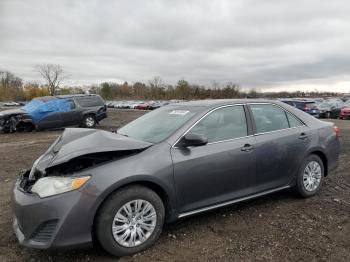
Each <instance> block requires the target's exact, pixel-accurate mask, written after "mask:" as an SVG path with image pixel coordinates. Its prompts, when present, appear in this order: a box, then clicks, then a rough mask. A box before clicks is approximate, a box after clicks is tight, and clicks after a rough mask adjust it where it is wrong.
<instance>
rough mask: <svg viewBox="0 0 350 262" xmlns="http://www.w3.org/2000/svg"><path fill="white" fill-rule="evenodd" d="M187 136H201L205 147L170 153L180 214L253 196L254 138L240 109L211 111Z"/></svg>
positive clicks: (242, 108)
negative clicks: (205, 141) (192, 134)
mask: <svg viewBox="0 0 350 262" xmlns="http://www.w3.org/2000/svg"><path fill="white" fill-rule="evenodd" d="M188 133H196V134H202V135H205V136H206V137H207V138H208V144H207V145H204V146H197V147H188V148H181V147H179V148H178V147H176V145H175V147H174V148H172V149H171V154H172V159H173V166H174V179H175V186H176V192H177V198H178V205H179V206H180V207H182V209H181V210H180V213H182V212H186V211H192V210H195V209H198V208H203V207H207V206H210V205H213V204H218V203H222V202H225V201H228V200H232V199H235V198H239V197H242V196H246V195H249V194H251V193H253V188H252V187H253V185H254V184H255V151H254V144H255V138H254V137H253V136H249V135H248V131H247V121H246V113H245V110H244V107H243V106H242V105H236V106H225V107H221V108H218V109H215V110H213V111H212V112H210V113H209V114H208V115H206V116H205V117H204V118H203V119H201V120H200V121H199V122H198V123H197V124H196V125H195V126H194V127H193V128H191V130H190V131H189V132H188Z"/></svg>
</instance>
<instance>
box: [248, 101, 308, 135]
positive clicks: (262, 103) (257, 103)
mask: <svg viewBox="0 0 350 262" xmlns="http://www.w3.org/2000/svg"><path fill="white" fill-rule="evenodd" d="M247 105H272V106H276V107H279V108H280V109H281V110H283V111H284V112H287V113H289V114H291V115H292V116H294V117H295V118H296V119H297V120H298V121H299V122H300V123H301V124H302V125H301V126H295V127H288V128H283V129H278V130H273V131H267V132H260V133H255V134H254V136H260V135H265V134H270V133H275V132H281V131H285V130H289V129H296V128H301V127H305V126H307V125H305V123H304V121H302V120H301V119H300V118H299V117H297V116H296V115H294V114H293V113H292V112H290V111H289V110H287V109H285V108H283V107H282V106H280V105H277V104H273V103H267V102H254V103H247ZM250 110H251V109H250ZM252 114H253V112H252ZM252 117H253V118H254V116H253V115H252ZM286 118H287V121H288V117H287V116H286ZM253 121H254V122H255V120H254V119H253ZM288 125H289V121H288Z"/></svg>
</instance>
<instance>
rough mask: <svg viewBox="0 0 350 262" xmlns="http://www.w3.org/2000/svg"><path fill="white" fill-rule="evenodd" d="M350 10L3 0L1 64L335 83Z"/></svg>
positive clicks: (274, 0)
mask: <svg viewBox="0 0 350 262" xmlns="http://www.w3.org/2000/svg"><path fill="white" fill-rule="evenodd" d="M349 13H350V5H349V4H348V2H347V1H345V0H344V1H337V0H335V1H322V0H319V1H316V0H311V1H303V0H296V1H279V0H270V1H259V0H255V1H253V0H241V1H230V0H227V1H223V0H221V1H219V0H218V1H209V0H208V1H204V0H197V1H185V0H184V1H170V0H168V1H166V0H163V1H161V0H159V1H156V0H150V1H141V0H140V1H136V0H135V1H133V0H131V1H130V0H129V1H112V0H111V1H106V0H105V1H97V0H95V1H90V0H80V1H78V0H76V1H69V0H67V1H56V0H51V1H50V0H36V1H30V0H26V1H17V0H0V34H1V38H0V68H1V69H6V70H11V71H13V72H14V73H16V74H18V75H19V76H21V77H23V78H24V79H25V80H33V79H38V78H39V76H38V74H37V73H36V72H35V71H34V70H33V67H34V65H35V64H38V63H43V62H45V63H59V64H61V65H62V66H63V67H64V68H65V70H66V71H67V73H68V74H69V75H70V77H71V80H72V81H76V82H77V83H90V82H93V83H96V82H99V81H105V80H120V81H124V80H126V81H131V82H132V81H138V80H143V81H146V80H147V79H150V78H151V77H152V76H155V75H159V76H161V77H162V78H163V79H164V80H165V81H166V82H169V83H175V82H176V81H177V80H178V79H180V78H182V77H183V78H185V79H188V80H189V81H191V82H195V83H199V84H206V85H210V83H211V82H212V81H213V80H215V81H218V82H226V81H232V82H237V83H240V84H241V85H242V86H243V87H257V88H259V89H266V90H267V89H268V88H275V87H280V88H293V85H295V86H296V87H295V88H297V87H299V85H300V83H302V84H303V85H304V86H307V85H310V86H313V87H314V86H315V85H319V86H327V89H328V90H329V88H333V89H334V91H337V89H338V88H339V86H337V83H338V82H347V81H349V80H350V70H349V69H350V56H349V55H348V54H347V53H348V47H349V46H350V35H349V34H347V33H348V29H349V28H350V16H349ZM349 84H350V82H349ZM342 88H343V87H342ZM348 89H349V90H350V85H349V88H348ZM346 91H348V90H346Z"/></svg>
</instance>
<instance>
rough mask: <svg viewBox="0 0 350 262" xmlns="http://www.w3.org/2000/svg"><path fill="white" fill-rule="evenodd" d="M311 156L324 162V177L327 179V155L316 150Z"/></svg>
mask: <svg viewBox="0 0 350 262" xmlns="http://www.w3.org/2000/svg"><path fill="white" fill-rule="evenodd" d="M309 155H316V156H318V157H319V158H320V159H321V160H322V163H323V167H324V176H325V177H326V176H327V175H328V159H327V156H326V154H325V153H324V152H322V151H321V150H318V149H316V150H313V151H311V152H310V153H309Z"/></svg>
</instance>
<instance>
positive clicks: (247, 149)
mask: <svg viewBox="0 0 350 262" xmlns="http://www.w3.org/2000/svg"><path fill="white" fill-rule="evenodd" d="M253 149H254V147H253V146H252V145H251V144H245V145H244V146H243V147H241V151H244V152H250V151H252V150H253Z"/></svg>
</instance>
